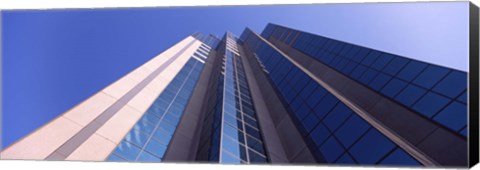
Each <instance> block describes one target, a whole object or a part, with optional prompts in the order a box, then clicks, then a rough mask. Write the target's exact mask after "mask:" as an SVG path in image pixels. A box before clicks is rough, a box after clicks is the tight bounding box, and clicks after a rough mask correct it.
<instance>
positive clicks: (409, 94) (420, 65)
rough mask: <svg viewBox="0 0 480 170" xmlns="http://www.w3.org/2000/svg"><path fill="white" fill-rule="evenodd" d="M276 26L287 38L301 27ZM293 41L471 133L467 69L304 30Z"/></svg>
mask: <svg viewBox="0 0 480 170" xmlns="http://www.w3.org/2000/svg"><path fill="white" fill-rule="evenodd" d="M270 27H271V28H267V29H266V30H273V33H272V34H271V36H272V37H274V38H276V39H278V40H279V41H282V42H285V43H287V42H286V41H287V39H286V38H285V37H284V36H281V34H282V33H283V34H284V32H292V33H293V32H295V33H296V32H298V31H295V30H291V29H287V28H284V27H279V26H273V25H271V26H270ZM287 44H288V43H287ZM292 47H293V48H295V49H297V50H299V51H301V52H303V53H305V54H307V55H309V56H311V57H312V58H314V59H316V60H318V61H320V62H322V63H324V64H326V65H327V66H329V67H331V68H332V69H335V70H337V71H339V72H340V73H342V74H344V75H346V76H348V77H350V78H352V79H353V80H355V81H357V82H359V83H361V84H363V85H365V86H366V87H368V88H370V89H372V90H374V91H377V92H379V93H380V94H383V95H384V96H386V97H388V98H390V99H392V100H393V101H396V102H398V103H400V104H402V105H404V106H406V107H407V108H410V109H412V110H414V111H416V112H417V113H420V115H422V116H424V117H426V118H429V119H431V120H433V121H435V122H437V123H439V124H441V125H443V126H445V127H447V128H448V129H450V130H452V131H455V132H456V133H457V134H459V135H463V136H466V135H467V133H466V132H467V131H466V128H467V111H466V107H467V106H466V104H467V103H466V93H467V91H466V90H467V73H466V72H462V71H458V70H453V69H449V68H445V67H440V66H436V65H432V64H427V63H424V62H420V61H416V60H412V59H408V58H404V57H400V56H395V55H392V54H388V53H384V52H380V51H376V50H371V49H368V48H364V47H360V46H357V45H352V44H348V43H345V42H340V41H337V40H333V39H329V38H325V37H321V36H317V35H313V34H309V33H303V32H301V33H300V35H299V36H298V38H297V39H296V40H295V41H294V42H293V44H292ZM454 108H455V110H454Z"/></svg>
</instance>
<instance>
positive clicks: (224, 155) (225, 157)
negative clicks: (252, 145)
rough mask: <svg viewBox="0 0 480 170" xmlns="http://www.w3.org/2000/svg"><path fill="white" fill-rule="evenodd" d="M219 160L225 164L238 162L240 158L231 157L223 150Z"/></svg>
mask: <svg viewBox="0 0 480 170" xmlns="http://www.w3.org/2000/svg"><path fill="white" fill-rule="evenodd" d="M220 162H221V163H225V164H239V163H240V159H239V158H236V157H233V156H232V155H230V154H229V153H227V152H226V151H223V152H222V158H221V160H220Z"/></svg>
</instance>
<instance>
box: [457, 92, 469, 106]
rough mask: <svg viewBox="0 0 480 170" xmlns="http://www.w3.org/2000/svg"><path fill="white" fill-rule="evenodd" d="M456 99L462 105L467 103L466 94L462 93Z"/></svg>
mask: <svg viewBox="0 0 480 170" xmlns="http://www.w3.org/2000/svg"><path fill="white" fill-rule="evenodd" d="M457 99H458V100H459V101H461V102H463V103H467V92H466V91H465V92H463V93H462V95H461V96H459V97H458V98H457Z"/></svg>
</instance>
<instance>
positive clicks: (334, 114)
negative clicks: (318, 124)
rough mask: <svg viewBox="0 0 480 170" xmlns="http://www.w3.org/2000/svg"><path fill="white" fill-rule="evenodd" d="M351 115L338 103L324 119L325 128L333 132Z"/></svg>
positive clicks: (348, 110) (349, 111) (347, 109)
mask: <svg viewBox="0 0 480 170" xmlns="http://www.w3.org/2000/svg"><path fill="white" fill-rule="evenodd" d="M351 113H352V111H351V110H350V109H349V108H348V107H347V106H345V105H344V104H343V103H338V105H337V106H335V108H334V109H333V110H332V111H330V113H329V114H328V115H327V117H325V119H324V120H323V122H324V123H325V125H327V127H328V128H329V129H330V130H331V131H333V130H335V129H336V128H337V127H338V126H340V124H341V123H342V122H343V121H344V120H345V119H347V117H348V116H349V115H350V114H351Z"/></svg>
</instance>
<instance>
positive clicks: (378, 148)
mask: <svg viewBox="0 0 480 170" xmlns="http://www.w3.org/2000/svg"><path fill="white" fill-rule="evenodd" d="M394 147H395V145H394V144H393V143H392V142H391V141H390V140H388V139H387V138H386V137H385V136H383V135H382V134H380V132H378V131H377V130H376V129H373V128H372V129H370V130H369V131H368V133H367V134H365V136H363V137H362V139H360V141H358V142H357V143H356V144H355V145H353V147H352V148H351V149H350V153H351V154H352V156H353V157H354V158H355V159H356V160H357V161H358V162H359V163H362V164H374V163H376V162H377V161H378V160H380V158H382V157H383V156H384V155H385V154H387V153H388V152H390V151H391V150H392V149H393V148H394Z"/></svg>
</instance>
